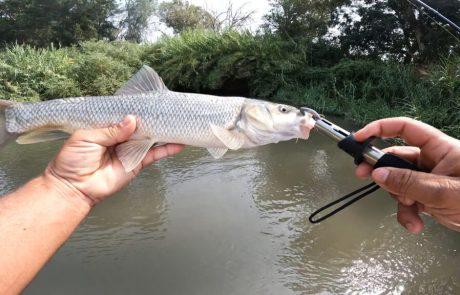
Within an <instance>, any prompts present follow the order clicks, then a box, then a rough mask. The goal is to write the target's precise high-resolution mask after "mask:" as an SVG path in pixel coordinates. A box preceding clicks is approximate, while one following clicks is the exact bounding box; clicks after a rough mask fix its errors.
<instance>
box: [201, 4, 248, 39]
mask: <svg viewBox="0 0 460 295" xmlns="http://www.w3.org/2000/svg"><path fill="white" fill-rule="evenodd" d="M245 6H246V5H242V6H240V7H237V8H235V7H234V6H233V3H232V2H231V1H229V2H228V5H227V9H226V10H225V11H222V12H218V11H210V14H211V15H212V19H213V22H214V24H213V29H214V31H216V32H221V31H224V30H233V31H240V30H243V29H245V28H246V25H247V24H248V23H249V22H251V21H252V17H253V15H254V12H255V11H254V10H251V11H245Z"/></svg>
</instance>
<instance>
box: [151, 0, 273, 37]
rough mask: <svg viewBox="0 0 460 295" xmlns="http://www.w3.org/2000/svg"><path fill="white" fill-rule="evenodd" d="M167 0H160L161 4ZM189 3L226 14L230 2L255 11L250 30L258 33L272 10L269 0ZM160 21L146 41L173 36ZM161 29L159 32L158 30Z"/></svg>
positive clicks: (249, 26) (196, 0)
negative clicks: (165, 35)
mask: <svg viewBox="0 0 460 295" xmlns="http://www.w3.org/2000/svg"><path fill="white" fill-rule="evenodd" d="M162 1H165V0H160V2H162ZM187 1H188V2H189V3H191V4H194V5H197V6H201V7H203V8H205V9H207V10H212V11H216V12H224V11H226V10H227V7H228V4H229V1H231V3H232V4H233V8H234V9H238V8H240V7H242V6H243V5H244V7H243V10H244V11H248V12H249V11H254V15H253V20H254V21H253V22H251V23H250V24H249V25H248V29H251V30H253V31H256V30H257V29H258V28H259V26H260V25H262V23H263V17H264V15H265V14H267V12H268V11H269V10H270V5H269V0H252V1H251V0H227V1H226V0H221V1H219V0H217V1H216V0H214V1H213V0H187ZM158 25H159V24H158V20H155V21H154V22H153V25H152V27H151V29H150V30H148V31H147V32H146V36H145V41H148V42H155V41H157V40H158V38H160V37H161V36H162V34H168V35H172V34H173V32H172V29H170V28H167V27H166V26H165V25H161V24H160V26H159V27H158ZM158 28H159V30H158Z"/></svg>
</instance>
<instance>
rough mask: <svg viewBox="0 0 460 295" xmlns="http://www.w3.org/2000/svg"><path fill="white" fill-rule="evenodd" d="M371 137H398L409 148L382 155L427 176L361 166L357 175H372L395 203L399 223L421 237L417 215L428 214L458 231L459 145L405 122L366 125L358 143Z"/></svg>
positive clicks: (429, 128)
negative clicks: (403, 161) (407, 163)
mask: <svg viewBox="0 0 460 295" xmlns="http://www.w3.org/2000/svg"><path fill="white" fill-rule="evenodd" d="M371 136H378V137H386V138H391V137H400V138H402V139H403V140H404V141H405V142H406V143H407V144H409V145H411V146H408V147H392V148H389V149H387V150H386V152H390V153H394V154H397V155H399V156H401V157H403V158H405V159H407V160H408V161H411V162H413V163H416V164H417V165H418V166H419V167H421V168H422V169H424V170H425V171H429V173H424V172H416V171H412V170H405V169H396V168H379V169H376V170H374V171H372V168H371V167H370V166H369V165H367V164H361V165H360V166H359V167H358V168H357V170H356V175H357V176H358V177H360V178H364V177H368V176H370V175H372V178H373V179H374V181H375V182H377V184H379V185H380V186H381V187H382V188H384V189H385V190H387V191H388V192H389V193H390V194H391V195H392V196H393V197H394V198H395V199H397V201H398V203H399V205H398V221H399V223H400V224H401V225H403V226H404V227H405V228H406V229H407V230H408V231H410V232H413V233H419V232H421V231H422V230H423V226H424V223H423V221H422V219H421V218H420V216H419V214H420V213H422V212H424V213H427V214H429V215H431V216H432V217H433V218H434V219H436V220H437V221H438V222H439V223H441V224H443V225H444V226H447V227H449V228H451V229H454V230H456V231H460V141H459V140H457V139H455V138H452V137H450V136H448V135H446V134H444V133H442V132H441V131H439V130H438V129H436V128H434V127H432V126H429V125H427V124H424V123H422V122H419V121H416V120H412V119H409V118H391V119H384V120H379V121H375V122H372V123H370V124H369V125H367V126H366V127H364V128H363V129H361V130H360V131H358V132H357V133H356V134H355V138H356V140H358V141H364V140H365V139H366V138H369V137H371Z"/></svg>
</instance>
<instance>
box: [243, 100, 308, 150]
mask: <svg viewBox="0 0 460 295" xmlns="http://www.w3.org/2000/svg"><path fill="white" fill-rule="evenodd" d="M241 120H242V121H243V122H244V123H243V126H242V128H240V129H242V130H243V131H244V132H245V134H246V136H247V137H248V138H249V139H250V141H252V142H253V143H254V144H255V145H263V144H269V143H277V142H280V141H286V140H291V139H294V138H302V139H308V137H309V135H310V131H311V130H312V129H313V127H314V126H315V120H314V119H313V116H312V115H311V114H309V113H305V112H302V111H300V110H299V109H297V108H295V107H292V106H289V105H284V104H276V103H271V102H266V101H258V100H249V101H248V102H247V104H246V106H245V107H244V109H243V112H242V115H241Z"/></svg>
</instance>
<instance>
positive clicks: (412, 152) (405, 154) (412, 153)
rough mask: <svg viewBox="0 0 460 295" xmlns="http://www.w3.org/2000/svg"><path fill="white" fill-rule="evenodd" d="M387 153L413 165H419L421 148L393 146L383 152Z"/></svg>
mask: <svg viewBox="0 0 460 295" xmlns="http://www.w3.org/2000/svg"><path fill="white" fill-rule="evenodd" d="M383 151H384V152H385V153H390V154H394V155H397V156H399V157H401V158H403V159H406V160H407V161H409V162H411V163H418V160H419V158H420V148H418V147H415V146H392V147H389V148H386V149H384V150H383Z"/></svg>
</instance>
